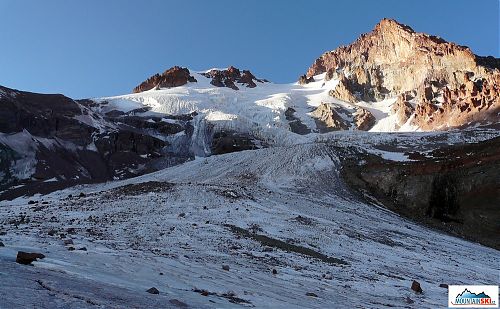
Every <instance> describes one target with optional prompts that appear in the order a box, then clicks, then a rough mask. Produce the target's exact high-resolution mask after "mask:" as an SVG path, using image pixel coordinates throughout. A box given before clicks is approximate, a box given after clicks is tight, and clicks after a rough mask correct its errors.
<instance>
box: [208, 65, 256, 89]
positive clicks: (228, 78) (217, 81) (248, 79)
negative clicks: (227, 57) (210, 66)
mask: <svg viewBox="0 0 500 309" xmlns="http://www.w3.org/2000/svg"><path fill="white" fill-rule="evenodd" d="M202 75H203V76H205V77H208V78H211V79H212V81H211V82H210V84H212V85H214V86H215V87H228V88H231V89H234V90H239V88H238V86H236V84H235V83H238V84H243V85H246V87H248V88H255V87H257V84H256V83H255V82H258V83H264V82H266V81H265V80H261V79H257V78H256V77H255V76H254V75H253V74H252V73H251V72H250V71H248V70H243V71H241V72H240V70H239V69H237V68H235V67H233V66H230V67H229V68H227V69H226V70H211V71H209V72H206V73H203V74H202Z"/></svg>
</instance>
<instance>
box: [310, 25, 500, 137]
mask: <svg viewBox="0 0 500 309" xmlns="http://www.w3.org/2000/svg"><path fill="white" fill-rule="evenodd" d="M499 63H500V61H499V59H495V58H493V57H479V56H476V55H475V54H474V53H473V52H472V51H471V50H470V49H469V48H468V47H465V46H460V45H457V44H455V43H450V42H447V41H445V40H444V39H442V38H439V37H437V36H432V35H428V34H425V33H418V32H415V31H414V30H413V29H412V28H411V27H409V26H406V25H403V24H401V23H398V22H397V21H395V20H391V19H383V20H382V21H381V22H380V23H378V24H377V25H376V26H375V28H374V29H373V30H372V31H371V32H369V33H367V34H363V35H361V36H360V38H359V39H357V40H356V41H355V42H354V43H352V44H350V45H348V46H341V47H339V48H337V49H336V50H333V51H330V52H326V53H324V54H323V55H321V56H320V57H319V58H318V59H317V60H316V61H315V62H314V63H313V65H312V66H311V67H310V68H309V70H308V71H307V74H306V76H307V77H312V76H315V75H318V74H321V73H326V79H327V80H329V79H335V80H339V83H338V85H337V86H336V87H335V88H334V89H332V90H331V92H330V94H331V95H332V96H333V97H335V98H337V99H340V100H343V101H346V102H350V103H356V102H359V101H368V102H371V101H381V100H384V99H388V98H394V97H398V96H402V97H401V98H398V100H399V101H400V102H399V103H398V105H399V106H401V107H403V108H404V109H405V111H404V112H400V113H399V114H400V115H402V114H407V115H410V116H406V117H403V118H402V121H403V122H404V121H407V120H408V119H409V118H411V115H413V114H414V115H415V116H414V117H413V120H412V123H413V124H414V125H416V126H418V127H420V128H423V129H426V130H432V129H442V128H446V127H450V126H459V125H463V124H466V123H468V122H470V121H483V120H484V121H488V120H494V119H495V118H498V115H497V111H498V109H499V108H500V95H499V93H500V83H499V82H498V81H499V80H500V71H499V68H500V65H499ZM410 101H411V102H412V103H413V104H417V106H416V107H414V106H411V108H410V109H411V112H410V113H408V108H409V104H405V103H408V102H410ZM395 112H397V111H395Z"/></svg>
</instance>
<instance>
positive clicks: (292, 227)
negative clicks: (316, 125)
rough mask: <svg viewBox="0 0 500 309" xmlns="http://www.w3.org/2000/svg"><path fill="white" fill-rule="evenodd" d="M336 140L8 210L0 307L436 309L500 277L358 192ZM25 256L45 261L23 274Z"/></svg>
mask: <svg viewBox="0 0 500 309" xmlns="http://www.w3.org/2000/svg"><path fill="white" fill-rule="evenodd" d="M332 140H333V141H332V142H333V144H332V142H326V143H324V142H320V143H315V144H308V143H305V144H299V145H293V146H288V147H275V148H268V149H260V150H252V151H243V152H238V153H231V154H225V155H219V156H212V157H208V158H199V159H196V160H194V161H191V162H187V163H185V164H182V165H178V166H175V167H171V168H168V169H165V170H162V171H159V172H156V173H153V174H149V175H145V176H141V177H138V178H134V179H129V180H124V181H118V182H111V183H107V184H104V185H91V186H84V187H75V188H71V189H66V190H64V191H58V192H54V193H51V194H49V195H46V196H39V197H36V199H37V200H38V201H39V202H38V204H36V205H33V206H32V207H29V206H27V199H25V198H18V199H16V200H14V201H11V202H1V204H0V214H1V216H0V217H1V218H2V226H3V229H4V230H5V231H6V232H7V234H6V235H4V236H2V237H1V238H2V241H3V242H4V243H5V245H6V247H5V248H0V264H1V269H2V272H1V275H2V280H1V281H0V289H1V290H2V294H3V296H2V301H3V302H2V303H1V304H0V308H12V307H16V306H19V305H21V304H22V305H23V306H24V307H30V305H31V306H38V307H46V308H48V307H50V308H67V307H68V306H76V307H79V308H86V307H88V308H93V307H95V306H103V307H136V308H139V307H140V308H143V307H148V308H165V307H169V306H170V307H173V306H175V305H174V304H178V302H179V301H180V302H183V303H186V304H187V305H189V306H190V307H195V308H198V307H203V308H235V307H245V306H254V307H256V308H268V307H273V308H306V307H307V308H347V307H349V308H351V307H353V306H354V307H357V306H358V305H359V306H358V307H369V308H379V307H386V306H392V307H398V308H400V307H408V306H410V307H413V306H415V307H416V308H417V307H418V308H436V307H442V306H445V304H446V301H447V290H446V289H443V288H440V287H439V284H441V283H446V284H462V283H463V284H483V283H484V284H486V283H492V282H493V283H494V282H496V281H497V279H498V271H499V269H498V251H496V250H494V249H490V248H486V247H483V246H480V245H478V244H474V243H470V242H467V241H464V240H461V239H457V238H454V237H450V236H447V235H444V234H441V233H439V232H436V231H433V230H430V229H427V228H424V227H421V226H419V225H417V224H415V223H412V222H410V221H407V220H405V219H403V218H401V217H399V216H398V215H396V214H394V213H392V212H390V211H388V210H385V209H383V208H380V207H378V206H376V205H370V204H367V203H366V202H363V201H362V200H361V199H360V198H359V197H358V196H357V195H353V194H351V193H350V191H348V190H347V188H346V187H345V185H344V183H343V181H341V179H340V178H339V167H340V164H339V159H340V158H339V153H338V152H337V150H335V149H336V148H335V147H334V144H335V143H337V141H335V140H336V139H332ZM346 140H347V139H346ZM80 192H83V194H79V193H80ZM70 194H71V195H72V196H71V197H69V195H70ZM80 195H81V196H80ZM42 201H43V202H46V203H43V202H42ZM21 218H24V219H22V220H21ZM12 222H16V224H15V225H12ZM16 227H17V228H16ZM49 231H50V234H51V235H53V236H50V235H49V234H48V232H49ZM66 238H70V239H72V240H73V243H74V244H73V245H70V246H72V247H74V248H75V249H76V250H75V251H68V250H67V249H66V248H65V246H64V243H63V240H62V239H66ZM66 247H67V246H66ZM82 247H85V248H86V251H82V250H78V249H81V248H82ZM17 250H24V251H32V252H41V253H43V254H45V255H46V256H47V257H46V258H45V259H43V260H40V261H38V262H34V264H35V266H34V267H29V266H21V265H17V264H15V263H14V259H15V253H16V252H17ZM223 265H226V266H228V267H224V268H225V269H226V270H225V269H223V267H222V266H223ZM227 269H228V270H227ZM273 270H276V272H275V273H273ZM162 274H163V275H162ZM412 280H417V281H419V282H420V284H421V285H422V288H423V290H424V293H423V294H415V293H414V292H413V291H412V290H411V289H410V286H411V282H412ZM153 286H154V287H156V288H157V289H158V290H159V291H160V294H159V295H151V294H148V293H146V292H145V291H146V290H147V289H149V288H150V287H153ZM20 290H22V291H23V292H22V293H21V292H20ZM306 293H314V294H309V295H316V297H314V296H306ZM205 295H206V296H205ZM407 297H409V298H410V299H411V300H413V301H414V302H415V303H414V305H409V304H408V303H407ZM353 300H358V301H359V304H358V305H356V304H354V305H353Z"/></svg>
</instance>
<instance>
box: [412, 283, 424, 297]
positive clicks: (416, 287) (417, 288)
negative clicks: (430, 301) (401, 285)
mask: <svg viewBox="0 0 500 309" xmlns="http://www.w3.org/2000/svg"><path fill="white" fill-rule="evenodd" d="M411 289H412V290H413V291H415V292H416V293H419V294H420V293H422V292H423V291H422V288H421V287H420V283H418V281H415V280H413V282H412V283H411Z"/></svg>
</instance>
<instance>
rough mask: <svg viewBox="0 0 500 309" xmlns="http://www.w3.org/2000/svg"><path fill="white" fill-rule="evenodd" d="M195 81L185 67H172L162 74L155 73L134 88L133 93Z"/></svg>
mask: <svg viewBox="0 0 500 309" xmlns="http://www.w3.org/2000/svg"><path fill="white" fill-rule="evenodd" d="M188 82H191V83H193V82H196V79H195V78H194V77H193V76H191V75H190V72H189V70H188V69H187V68H181V67H178V66H175V67H172V68H170V69H168V70H166V71H165V72H163V73H162V74H155V75H153V76H151V77H150V78H148V79H147V80H145V81H144V82H142V83H141V84H140V85H139V86H137V87H135V88H134V90H133V91H134V93H137V92H142V91H146V90H151V89H153V88H155V87H158V88H172V87H179V86H183V85H185V84H187V83H188Z"/></svg>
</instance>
